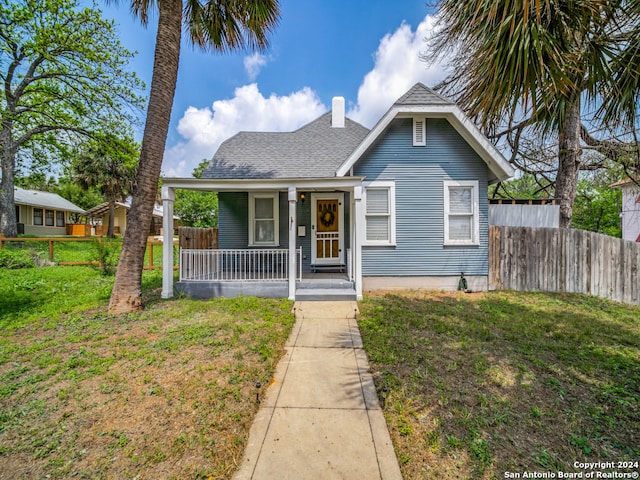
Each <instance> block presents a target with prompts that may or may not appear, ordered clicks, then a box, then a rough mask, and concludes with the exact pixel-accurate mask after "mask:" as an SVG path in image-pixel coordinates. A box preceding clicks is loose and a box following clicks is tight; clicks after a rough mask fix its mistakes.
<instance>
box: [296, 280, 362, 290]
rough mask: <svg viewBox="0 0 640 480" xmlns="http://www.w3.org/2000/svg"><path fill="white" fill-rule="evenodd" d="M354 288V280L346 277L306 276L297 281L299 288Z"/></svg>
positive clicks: (297, 287)
mask: <svg viewBox="0 0 640 480" xmlns="http://www.w3.org/2000/svg"><path fill="white" fill-rule="evenodd" d="M345 288H346V289H349V288H350V289H353V288H355V286H354V284H353V282H351V281H349V280H347V279H345V278H309V279H307V278H305V279H304V280H302V281H299V282H297V283H296V289H297V290H309V289H331V290H333V289H345Z"/></svg>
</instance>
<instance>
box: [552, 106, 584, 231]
mask: <svg viewBox="0 0 640 480" xmlns="http://www.w3.org/2000/svg"><path fill="white" fill-rule="evenodd" d="M581 155H582V147H581V146H580V100H579V99H578V100H576V102H575V103H574V104H573V105H571V106H570V107H569V108H568V112H567V118H566V121H565V124H564V128H563V129H562V130H561V131H560V133H559V136H558V173H557V175H556V198H558V199H560V228H570V227H571V219H572V218H573V203H574V201H575V199H576V192H577V190H578V174H579V173H580V157H581Z"/></svg>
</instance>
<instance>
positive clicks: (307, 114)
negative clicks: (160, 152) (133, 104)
mask: <svg viewBox="0 0 640 480" xmlns="http://www.w3.org/2000/svg"><path fill="white" fill-rule="evenodd" d="M326 110H327V109H326V107H325V106H324V105H323V104H322V103H321V101H320V99H319V98H318V96H317V95H316V93H315V92H314V91H313V90H311V89H310V88H308V87H305V88H303V89H301V90H299V91H297V92H293V93H291V94H290V95H286V96H277V95H275V94H271V95H270V96H269V97H264V96H263V95H262V93H261V92H260V90H259V89H258V85H257V84H255V83H252V84H250V85H245V86H243V87H239V88H236V90H235V92H234V97H233V98H231V99H227V100H217V101H215V102H213V105H212V106H211V107H205V108H196V107H189V108H187V110H186V111H185V112H184V114H183V116H182V118H181V119H180V120H179V122H178V127H177V129H178V133H180V135H181V136H182V137H183V138H184V139H185V140H184V141H183V142H178V143H177V144H176V145H174V146H172V147H170V148H169V149H167V150H166V152H165V157H164V163H163V169H162V174H163V175H165V176H169V177H189V176H191V173H192V172H193V169H194V168H195V167H196V166H197V165H198V164H199V163H200V162H201V161H202V160H203V159H205V158H206V159H210V158H211V157H212V156H213V154H214V153H215V152H216V150H217V149H218V147H219V146H220V144H221V143H222V142H223V141H224V140H226V139H227V138H229V137H231V136H233V135H235V134H236V133H238V132H239V131H271V132H278V131H292V130H295V129H297V128H299V127H300V126H302V125H304V124H306V123H308V122H310V121H311V120H314V119H316V118H317V117H319V116H320V115H322V114H323V113H324V112H326Z"/></svg>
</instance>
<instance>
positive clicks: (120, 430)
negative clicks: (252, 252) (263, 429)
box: [0, 267, 294, 480]
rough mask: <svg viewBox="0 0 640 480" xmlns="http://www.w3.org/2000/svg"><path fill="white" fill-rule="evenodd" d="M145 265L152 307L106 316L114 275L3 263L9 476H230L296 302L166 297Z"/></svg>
mask: <svg viewBox="0 0 640 480" xmlns="http://www.w3.org/2000/svg"><path fill="white" fill-rule="evenodd" d="M143 278H144V296H145V298H146V301H147V308H146V310H145V311H144V312H143V313H140V314H134V315H124V316H110V315H107V314H106V313H105V312H106V306H107V303H108V298H109V295H110V292H111V286H112V282H113V277H105V276H102V275H101V274H100V272H98V271H96V270H94V269H91V268H89V267H46V268H37V269H36V268H28V269H22V270H7V269H0V478H7V479H9V478H10V479H12V480H13V479H29V480H30V479H34V478H92V479H102V478H105V479H106V478H114V479H115V478H118V479H120V478H123V479H124V478H129V479H131V478H137V479H139V480H142V479H161V478H162V479H170V478H180V479H183V478H184V479H187V478H188V479H197V478H230V476H231V474H232V473H233V472H234V471H235V469H236V468H237V465H238V463H239V462H240V460H241V458H242V455H243V452H244V447H245V444H246V440H247V438H248V432H249V427H250V426H251V422H252V420H253V416H254V414H255V412H256V411H257V408H258V406H259V404H258V403H257V402H256V388H255V383H256V381H261V382H262V384H265V385H266V384H267V383H268V381H269V379H270V378H271V377H272V374H273V370H274V368H275V365H276V364H277V362H278V360H279V359H280V356H281V353H282V351H283V350H282V349H283V344H284V341H285V339H286V338H287V336H288V334H289V332H290V330H291V327H292V326H293V322H294V317H293V315H292V314H291V313H290V308H291V303H290V302H289V301H286V300H262V299H255V298H239V299H230V300H225V299H218V300H211V301H197V300H191V299H187V298H179V299H174V300H170V301H162V300H160V299H159V288H158V287H159V286H160V283H161V272H160V271H154V272H145V274H144V277H143ZM262 390H264V389H262Z"/></svg>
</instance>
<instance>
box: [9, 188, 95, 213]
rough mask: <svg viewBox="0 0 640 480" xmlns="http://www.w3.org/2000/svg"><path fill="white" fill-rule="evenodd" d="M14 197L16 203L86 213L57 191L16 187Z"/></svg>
mask: <svg viewBox="0 0 640 480" xmlns="http://www.w3.org/2000/svg"><path fill="white" fill-rule="evenodd" d="M14 197H15V203H17V204H20V205H30V206H32V207H42V208H49V209H54V210H66V211H69V212H76V213H84V210H83V209H81V208H80V207H78V206H77V205H74V204H73V203H71V202H70V201H69V200H67V199H66V198H62V197H61V196H60V195H58V194H57V193H51V192H41V191H39V190H26V189H24V188H20V187H14Z"/></svg>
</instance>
